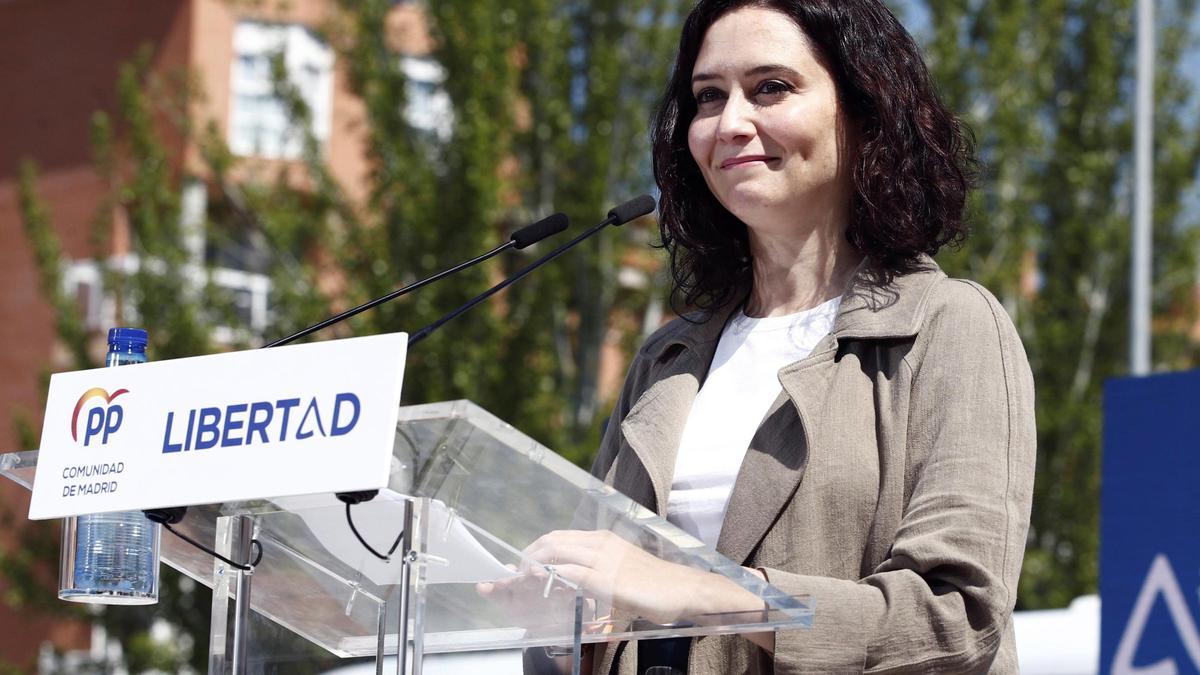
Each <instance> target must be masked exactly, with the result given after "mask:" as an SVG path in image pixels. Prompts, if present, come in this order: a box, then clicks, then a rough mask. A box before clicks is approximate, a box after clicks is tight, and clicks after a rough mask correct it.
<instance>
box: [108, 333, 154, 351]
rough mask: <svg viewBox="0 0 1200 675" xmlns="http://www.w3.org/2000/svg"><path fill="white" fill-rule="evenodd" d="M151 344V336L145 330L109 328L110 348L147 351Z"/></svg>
mask: <svg viewBox="0 0 1200 675" xmlns="http://www.w3.org/2000/svg"><path fill="white" fill-rule="evenodd" d="M149 342H150V335H149V334H148V333H146V330H145V329H143V328H109V329H108V344H109V346H118V347H126V348H128V349H134V350H143V351H144V350H145V349H146V345H147V344H149Z"/></svg>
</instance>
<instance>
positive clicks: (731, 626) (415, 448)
mask: <svg viewBox="0 0 1200 675" xmlns="http://www.w3.org/2000/svg"><path fill="white" fill-rule="evenodd" d="M329 461H331V462H335V461H337V458H335V457H331V458H330V459H329ZM36 465H37V452H36V451H31V452H18V453H9V454H5V455H0V473H2V474H3V475H4V476H6V477H8V478H9V479H12V480H14V481H15V482H17V483H20V484H21V485H24V486H25V487H26V488H30V487H31V486H32V484H33V474H34V472H35V470H36ZM236 470H237V467H236V466H231V467H230V471H236ZM280 470H281V471H283V470H286V471H320V470H321V467H320V466H308V467H298V466H292V467H281V468H280ZM347 513H348V508H347V506H346V505H345V504H343V503H342V502H340V501H338V500H337V499H336V498H335V497H334V496H333V495H308V496H301V497H284V498H277V499H269V500H257V501H247V502H234V503H225V504H213V505H205V506H192V507H189V509H188V512H187V515H186V517H185V518H184V520H183V521H182V522H181V523H180V524H178V525H176V526H175V527H176V529H177V530H179V531H181V532H183V533H186V534H187V535H188V536H190V537H192V538H193V539H196V540H197V541H200V542H202V543H205V544H206V545H210V546H212V547H213V548H214V549H215V550H216V551H218V552H220V553H221V554H222V555H224V556H226V557H228V558H231V559H232V560H234V561H251V560H253V559H254V558H255V557H257V556H258V555H259V552H260V550H261V559H260V560H259V561H258V564H257V566H255V567H254V568H253V570H252V571H251V572H242V571H239V570H237V569H234V568H231V567H230V566H228V565H227V564H225V563H222V562H220V561H218V560H215V559H214V558H213V557H211V556H209V555H208V554H206V553H204V552H202V551H200V550H198V549H196V548H194V547H192V546H190V545H188V544H186V543H185V542H183V541H181V540H180V539H178V538H176V537H173V536H171V535H170V534H169V533H163V538H162V558H163V561H164V562H166V563H167V564H169V565H171V566H172V567H175V568H176V569H178V570H180V571H181V572H183V573H184V574H186V575H188V576H189V577H191V578H193V579H195V580H196V581H197V582H199V583H202V584H205V585H206V586H209V587H211V588H212V589H213V594H212V624H211V634H210V642H209V673H287V672H321V668H318V667H316V665H315V664H317V663H325V664H327V663H329V662H330V661H331V658H330V657H331V656H332V657H340V658H341V659H346V660H347V661H345V663H360V666H359V667H360V668H361V670H358V671H354V672H376V673H383V672H407V673H422V672H426V673H431V672H440V670H439V664H445V663H450V662H451V661H450V660H448V659H447V657H444V656H439V655H447V654H453V653H457V654H465V653H468V652H470V653H474V658H486V657H487V655H488V654H489V653H490V654H491V655H493V656H496V657H497V658H493V659H492V660H490V661H476V663H477V664H479V663H487V665H483V666H479V665H476V666H472V667H471V668H470V669H471V670H474V671H475V672H516V673H519V672H521V671H522V660H523V659H522V654H523V652H522V650H536V651H537V654H538V655H539V657H540V658H553V659H555V662H556V663H557V664H559V666H560V668H561V669H562V671H563V672H572V671H573V672H579V667H580V654H581V653H582V651H583V649H584V646H585V645H588V644H590V643H599V642H609V641H617V640H629V639H650V638H661V637H679V636H695V635H710V634H717V633H753V632H762V631H772V630H781V629H789V630H790V629H803V628H806V627H807V626H809V625H810V624H811V621H812V607H811V605H810V603H809V600H808V598H806V597H796V596H790V595H787V594H785V593H783V592H782V591H780V590H778V589H776V588H775V587H773V586H771V585H769V584H767V583H765V582H763V581H762V580H760V579H759V578H758V577H756V576H755V575H753V574H750V573H748V572H746V571H745V570H744V569H743V568H742V567H741V566H739V565H737V564H736V563H734V562H732V561H730V560H728V559H726V558H724V557H723V556H721V555H719V554H717V553H716V552H714V551H713V550H712V549H709V548H707V547H705V546H704V545H703V544H701V543H700V542H699V541H698V540H696V539H694V538H693V537H691V536H690V535H688V534H686V533H684V532H683V531H682V530H679V529H678V528H676V527H675V526H674V525H671V524H670V523H668V522H666V521H665V520H664V519H663V518H661V517H659V516H657V515H656V514H654V513H652V512H650V511H648V510H647V509H645V508H643V507H642V506H640V505H638V504H636V503H635V502H633V501H632V500H630V499H629V498H627V497H625V496H623V495H621V494H620V493H618V492H616V491H614V490H613V489H612V488H610V487H608V486H606V485H604V484H603V483H602V482H601V481H599V480H597V479H595V478H594V477H592V476H591V475H590V474H588V473H587V472H586V471H583V470H582V469H580V468H578V467H576V466H575V465H573V464H571V463H570V462H568V461H566V460H565V459H563V458H562V457H560V456H558V455H557V454H555V453H553V452H551V451H550V450H548V449H547V448H545V447H544V446H542V445H540V444H538V443H537V442H536V441H534V440H532V439H530V438H529V437H527V436H525V435H524V434H522V433H521V432H519V431H517V430H516V429H514V428H513V427H512V426H510V425H508V424H506V423H504V422H503V421H501V420H499V419H497V418H496V417H494V416H493V415H491V414H489V413H488V412H486V411H484V410H483V409H481V408H479V407H478V406H476V405H474V404H472V403H470V402H468V401H452V402H446V403H435V404H429V405H420V406H409V407H403V408H401V410H400V418H399V423H398V424H397V428H396V437H395V444H394V448H393V459H392V467H391V476H390V479H389V483H388V489H386V490H382V491H381V492H380V493H379V495H378V496H377V497H375V498H374V499H373V500H371V501H368V502H364V503H360V504H357V505H355V506H353V507H350V508H349V514H350V517H351V518H352V520H353V527H354V528H356V529H357V532H358V533H359V535H361V537H362V538H363V539H364V540H365V541H366V542H367V543H369V544H371V545H372V547H373V548H374V549H375V550H377V551H379V552H380V553H385V554H386V553H387V551H388V549H389V547H391V545H392V544H393V542H397V541H398V542H399V544H398V545H397V546H396V548H395V551H394V552H393V553H392V554H391V555H390V556H388V558H389V559H388V560H386V561H385V560H381V559H379V558H378V557H376V556H375V555H374V554H372V553H371V552H369V551H368V550H367V549H366V548H365V547H364V546H363V545H362V544H361V543H359V541H358V539H356V537H355V534H354V531H353V530H352V529H351V524H350V523H349V522H348V515H347ZM406 525H407V527H406ZM563 530H570V531H593V532H606V533H611V535H604V536H603V537H602V540H604V541H608V542H609V543H615V544H616V545H615V546H608V547H605V548H601V549H598V551H599V553H598V554H597V555H603V556H608V558H606V559H604V560H602V561H593V563H594V564H593V566H594V567H595V568H596V570H595V571H594V572H592V573H591V575H590V576H589V577H588V579H587V581H586V582H585V583H584V585H578V584H575V583H572V582H571V581H570V578H579V575H578V571H579V570H578V568H577V567H572V568H571V569H567V568H565V566H564V567H560V566H559V565H556V564H553V563H554V562H555V561H553V560H550V561H543V562H538V561H537V560H536V559H535V558H536V557H537V556H536V552H537V546H534V547H532V548H531V544H534V543H535V542H537V541H539V538H541V537H542V536H543V535H546V534H547V533H551V532H557V531H563ZM560 536H561V535H560ZM617 538H619V541H618V540H617ZM593 539H594V535H593ZM589 541H591V540H589ZM527 551H528V553H527ZM647 554H648V555H653V556H655V557H657V558H660V559H662V560H665V561H667V562H669V563H672V564H673V565H675V566H676V567H674V568H671V567H668V566H661V565H660V566H657V567H659V568H664V569H667V570H670V569H675V570H678V572H679V574H678V576H677V578H676V579H673V578H672V575H670V574H667V575H665V576H663V577H662V578H659V579H654V580H653V583H655V584H662V585H669V584H671V583H673V582H674V581H677V580H678V579H679V578H685V577H686V578H688V579H691V580H693V581H694V580H695V579H696V578H697V573H696V572H695V571H694V570H699V571H700V572H703V573H707V574H712V575H714V576H713V577H712V582H713V583H721V584H725V585H727V586H730V588H732V589H733V591H734V592H735V593H740V594H741V595H742V596H744V598H745V599H746V603H745V605H746V610H745V611H740V612H733V613H728V614H715V615H714V614H705V615H697V616H683V617H670V618H669V619H664V618H662V617H646V616H640V615H639V614H638V613H637V611H635V610H633V609H630V606H629V605H630V603H629V602H628V595H629V593H628V592H625V594H624V595H623V594H622V592H623V590H624V589H623V588H622V584H623V583H624V582H625V581H627V579H626V577H625V575H627V574H629V572H628V570H629V569H631V568H633V567H635V566H636V565H633V564H630V565H626V564H625V563H626V562H629V563H634V562H636V561H635V560H634V559H635V558H636V557H638V556H642V557H644V556H646V555H647ZM684 568H692V570H686V569H684ZM630 581H632V580H630ZM640 581H641V583H643V584H644V583H646V580H644V579H642V580H640ZM734 587H736V588H734ZM738 589H740V590H738ZM543 654H544V655H548V656H545V657H542V656H541V655H543ZM397 656H398V658H397ZM500 656H506V657H507V658H499V657H500ZM356 659H357V661H356ZM525 660H526V661H528V659H525ZM367 664H369V665H367ZM339 672H350V671H349V670H345V671H342V670H340V669H339ZM459 672H465V671H462V670H461V669H460V670H459Z"/></svg>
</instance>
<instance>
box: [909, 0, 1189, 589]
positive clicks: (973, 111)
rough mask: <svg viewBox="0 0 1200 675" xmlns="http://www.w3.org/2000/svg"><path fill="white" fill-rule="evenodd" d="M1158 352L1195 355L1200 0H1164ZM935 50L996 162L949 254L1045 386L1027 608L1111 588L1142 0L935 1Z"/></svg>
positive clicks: (1173, 361)
mask: <svg viewBox="0 0 1200 675" xmlns="http://www.w3.org/2000/svg"><path fill="white" fill-rule="evenodd" d="M1158 4H1159V6H1160V9H1159V12H1160V13H1161V14H1160V24H1159V30H1158V34H1159V37H1158V40H1159V43H1158V55H1157V60H1158V75H1157V81H1156V85H1155V95H1156V106H1157V111H1156V116H1155V122H1154V126H1155V139H1156V147H1155V158H1154V172H1155V174H1154V180H1155V195H1154V200H1155V201H1154V221H1155V237H1154V244H1155V258H1154V279H1155V285H1154V315H1155V317H1156V318H1155V331H1154V336H1153V346H1154V360H1155V366H1156V367H1157V368H1162V369H1166V368H1180V367H1188V366H1191V365H1194V364H1195V363H1196V357H1197V353H1196V345H1195V343H1193V342H1191V341H1190V340H1189V339H1188V337H1187V330H1188V328H1189V327H1190V326H1191V325H1192V324H1193V322H1194V321H1195V319H1196V315H1195V307H1194V304H1193V300H1192V299H1191V294H1192V292H1193V287H1194V284H1195V279H1196V276H1195V275H1196V269H1197V261H1196V253H1197V244H1198V243H1200V242H1198V240H1197V237H1196V232H1197V231H1196V229H1195V225H1196V221H1195V217H1194V215H1191V214H1188V213H1186V212H1185V211H1184V210H1183V206H1184V204H1185V203H1186V199H1187V194H1188V190H1189V189H1190V188H1192V187H1193V186H1194V185H1195V178H1196V171H1197V164H1198V161H1200V136H1198V135H1197V133H1196V128H1195V125H1194V123H1190V122H1189V121H1188V120H1189V115H1186V114H1184V113H1185V111H1186V110H1187V109H1188V106H1191V105H1194V103H1195V98H1194V92H1193V84H1192V82H1191V81H1190V80H1189V79H1188V78H1187V77H1186V76H1185V74H1184V73H1183V72H1182V70H1181V68H1180V66H1181V58H1182V56H1183V54H1184V50H1185V49H1186V48H1187V47H1188V45H1189V44H1191V43H1192V40H1191V38H1192V37H1193V36H1192V35H1190V29H1189V28H1188V27H1189V26H1191V25H1192V24H1193V21H1192V17H1193V13H1194V2H1192V1H1191V0H1180V1H1178V2H1168V3H1158ZM925 5H926V8H927V10H928V12H929V16H930V17H931V22H930V31H929V34H928V35H927V36H926V40H925V41H926V48H927V52H928V56H929V60H930V63H931V66H932V68H933V70H934V72H935V76H936V78H937V80H938V82H939V83H940V85H941V88H942V91H943V93H944V94H945V96H946V98H947V99H948V100H949V102H950V104H951V106H952V107H953V108H954V109H956V110H958V111H961V112H962V113H963V114H964V115H965V117H966V119H967V121H968V123H969V124H970V126H971V127H973V129H974V130H975V132H976V134H977V140H978V145H979V150H980V155H981V158H982V160H983V165H984V167H985V172H984V175H983V177H982V181H981V185H980V189H979V190H978V191H977V192H976V194H975V196H974V200H973V203H972V205H971V209H972V212H973V221H974V233H973V235H972V238H971V239H970V240H969V241H968V243H967V244H966V246H965V247H964V248H963V250H962V251H960V252H958V253H957V254H956V255H951V256H944V257H943V260H942V263H943V265H944V266H945V267H946V268H947V270H948V271H949V272H951V273H952V274H959V275H962V276H967V277H970V278H974V279H976V280H978V281H980V282H982V283H984V284H985V285H987V286H988V287H989V288H991V289H992V290H993V291H995V292H996V293H997V295H999V296H1000V297H1001V300H1002V301H1003V302H1004V304H1005V306H1006V307H1007V308H1008V310H1009V311H1010V313H1011V314H1012V315H1013V316H1014V318H1015V320H1016V322H1017V327H1018V329H1019V330H1020V332H1021V335H1022V339H1023V340H1024V342H1025V348H1026V350H1027V352H1028V354H1029V358H1030V362H1031V365H1032V366H1033V370H1034V379H1035V382H1036V384H1037V417H1038V466H1037V481H1036V487H1035V496H1034V509H1033V521H1032V526H1031V530H1030V537H1029V547H1028V551H1027V553H1026V558H1025V567H1024V570H1023V573H1022V577H1021V587H1020V603H1021V605H1022V606H1024V607H1027V608H1038V607H1060V606H1064V605H1066V604H1067V603H1068V602H1069V601H1070V599H1071V598H1074V597H1076V596H1078V595H1082V594H1085V593H1094V592H1096V589H1097V578H1098V577H1097V575H1098V570H1097V559H1098V553H1099V543H1098V536H1099V527H1098V518H1099V510H1100V452H1101V447H1100V446H1101V443H1100V441H1101V426H1102V419H1101V403H1102V401H1101V395H1102V387H1103V382H1104V380H1105V379H1107V378H1110V377H1114V376H1119V375H1123V374H1126V373H1127V372H1128V371H1127V363H1128V356H1127V355H1128V337H1127V336H1128V328H1127V327H1128V325H1129V318H1128V317H1129V291H1128V281H1127V280H1128V279H1129V257H1130V244H1129V242H1130V232H1131V222H1132V215H1131V214H1132V199H1133V191H1132V185H1133V181H1132V171H1133V159H1132V148H1133V132H1132V123H1133V96H1132V92H1133V90H1134V51H1133V46H1134V24H1133V16H1134V6H1133V2H1132V1H1131V0H1090V1H1088V2H1074V1H1070V0H1049V1H1047V2H1037V3H1018V2H967V1H965V0H946V1H941V0H929V1H928V2H927V3H925Z"/></svg>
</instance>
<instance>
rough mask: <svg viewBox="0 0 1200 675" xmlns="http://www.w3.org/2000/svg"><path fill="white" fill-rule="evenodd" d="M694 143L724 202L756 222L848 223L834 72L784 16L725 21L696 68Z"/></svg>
mask: <svg viewBox="0 0 1200 675" xmlns="http://www.w3.org/2000/svg"><path fill="white" fill-rule="evenodd" d="M692 94H693V95H694V96H695V97H696V106H697V113H696V117H695V118H694V119H693V120H692V122H691V125H690V126H689V128H688V147H689V148H690V150H691V153H692V158H693V159H695V161H696V164H697V165H699V167H700V172H701V173H702V174H703V175H704V179H705V181H706V182H707V183H708V187H709V189H710V190H712V192H713V194H714V195H716V197H717V199H718V200H720V202H721V203H722V204H723V205H724V206H725V208H727V209H729V211H730V212H731V213H733V214H734V215H735V216H737V217H738V218H739V219H741V220H742V222H744V223H746V225H747V226H749V227H750V228H751V231H752V232H753V231H759V232H766V231H773V232H776V233H779V234H787V233H788V232H793V231H796V230H797V228H800V227H813V226H820V225H822V224H825V225H828V226H832V227H837V228H839V231H840V229H844V227H845V224H846V218H847V213H848V210H849V203H850V195H851V180H850V171H849V164H850V162H849V151H848V150H847V148H848V147H849V146H848V143H847V141H846V134H847V130H846V126H845V120H844V117H843V113H842V110H841V106H840V105H839V103H838V97H837V90H836V87H835V85H834V81H833V77H832V75H830V73H829V71H828V70H826V68H825V66H824V65H822V64H821V63H820V61H819V60H818V58H817V53H816V52H815V51H814V48H813V47H812V46H810V44H809V40H808V38H807V37H806V36H805V35H804V32H803V31H801V30H800V27H799V26H797V25H796V23H795V22H794V21H792V19H791V18H789V17H788V16H787V15H786V14H782V13H780V12H777V11H774V10H770V9H761V8H744V9H739V10H736V11H733V12H730V13H728V14H726V15H724V16H722V17H721V18H720V19H718V20H717V21H716V22H715V23H713V25H712V26H711V27H709V29H708V32H707V33H706V34H705V36H704V42H703V43H702V44H701V46H700V53H699V54H698V55H697V58H696V66H695V69H694V70H693V71H692Z"/></svg>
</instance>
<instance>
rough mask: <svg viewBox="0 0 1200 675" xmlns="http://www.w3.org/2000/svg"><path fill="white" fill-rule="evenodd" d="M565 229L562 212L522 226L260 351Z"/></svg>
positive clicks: (287, 341)
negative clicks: (494, 242)
mask: <svg viewBox="0 0 1200 675" xmlns="http://www.w3.org/2000/svg"><path fill="white" fill-rule="evenodd" d="M565 229H567V217H566V215H564V214H562V213H555V214H553V215H550V216H546V217H545V218H542V219H541V220H539V221H537V222H536V223H533V224H532V225H526V226H525V227H522V228H521V229H519V230H517V231H516V232H514V233H513V235H512V237H511V238H509V240H508V241H506V242H504V243H503V244H501V245H499V246H497V247H496V248H493V249H492V250H490V251H488V252H487V253H484V254H483V255H480V256H477V257H475V258H472V259H470V260H468V261H466V262H464V263H460V264H458V265H455V266H454V267H451V268H450V269H448V270H443V271H441V272H438V273H437V274H434V275H433V276H430V277H426V278H424V279H422V280H420V281H417V282H415V283H412V284H409V285H407V286H405V287H404V288H400V289H397V290H394V291H392V292H391V293H388V294H387V295H382V296H380V297H378V298H375V299H374V300H370V301H368V302H364V303H363V304H361V305H359V306H358V307H354V308H352V309H348V310H346V311H344V312H342V313H341V314H337V315H335V316H331V317H329V318H328V319H324V320H323V321H319V322H317V323H314V324H313V325H311V326H308V327H307V328H302V329H300V330H298V331H296V332H295V333H292V334H291V335H289V336H287V337H284V338H280V339H278V340H275V341H274V342H271V343H269V344H266V345H263V348H264V349H266V348H268V347H279V346H282V345H286V344H287V343H289V342H292V341H294V340H297V339H299V338H302V337H304V336H305V335H309V334H310V333H315V332H317V331H319V330H321V329H322V328H328V327H329V326H332V325H333V324H335V323H339V322H341V321H345V320H346V319H349V318H350V317H352V316H354V315H356V314H360V313H362V312H365V311H367V310H368V309H371V308H372V307H377V306H379V305H382V304H383V303H385V302H388V301H391V300H395V299H396V298H398V297H400V296H402V295H405V294H407V293H411V292H412V291H415V290H417V289H418V288H421V287H423V286H427V285H429V284H432V283H433V282H435V281H438V280H440V279H444V278H446V277H448V276H450V275H451V274H454V273H456V272H459V271H461V270H465V269H467V268H468V267H473V266H475V265H478V264H479V263H481V262H483V261H485V260H487V259H488V258H491V257H493V256H495V255H497V254H499V253H501V252H503V251H506V250H508V249H510V248H516V249H522V248H525V247H527V246H531V245H533V244H536V243H537V242H539V241H541V240H543V239H545V238H546V237H549V236H551V235H554V234H558V233H559V232H562V231H563V230H565Z"/></svg>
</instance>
